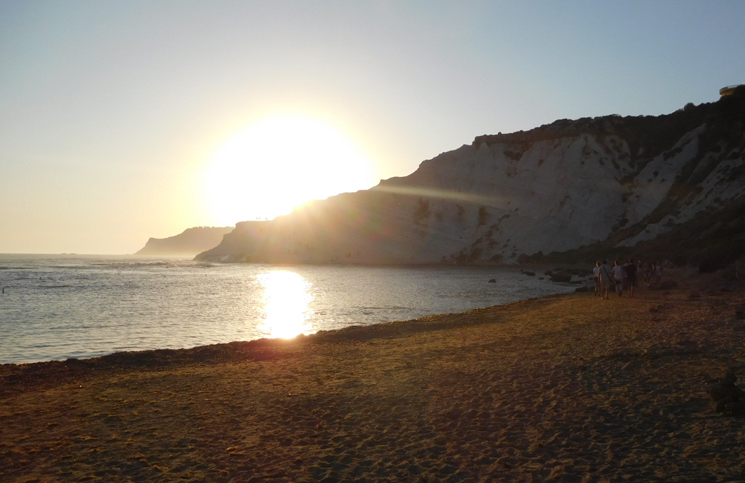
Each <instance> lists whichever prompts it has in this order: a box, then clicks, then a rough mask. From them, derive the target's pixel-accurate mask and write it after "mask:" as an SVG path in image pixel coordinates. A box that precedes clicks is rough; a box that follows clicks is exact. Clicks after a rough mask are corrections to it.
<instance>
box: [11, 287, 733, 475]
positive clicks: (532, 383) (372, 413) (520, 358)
mask: <svg viewBox="0 0 745 483" xmlns="http://www.w3.org/2000/svg"><path fill="white" fill-rule="evenodd" d="M702 282H706V283H705V284H704V286H703V287H701V283H702ZM696 294H698V295H700V296H699V297H696ZM637 295H638V297H637V298H635V299H618V298H616V297H614V296H611V299H610V300H608V301H601V300H599V299H596V298H594V297H593V296H592V294H574V295H569V296H559V297H549V298H543V299H536V300H529V301H525V302H519V303H514V304H510V305H507V306H502V307H493V308H488V309H481V310H475V311H472V312H468V313H463V314H449V315H441V316H433V317H427V318H424V319H420V320H416V321H409V322H398V323H391V324H382V325H377V326H372V327H367V328H351V329H346V330H342V331H338V332H329V333H322V334H318V335H316V336H311V337H301V338H298V339H297V340H293V341H256V342H249V343H233V344H227V345H218V346H208V347H203V348H197V349H191V350H181V351H153V352H143V353H131V354H115V355H112V356H108V357H103V358H97V359H91V360H88V361H68V362H57V363H42V364H30V365H4V366H0V378H1V379H0V481H3V482H10V481H327V482H333V481H545V480H552V479H556V480H558V481H593V482H594V481H659V482H670V481H691V482H693V481H695V482H698V481H745V471H744V470H745V457H744V452H745V449H744V448H745V431H744V426H745V425H744V424H743V423H744V422H745V420H743V419H742V418H737V417H728V416H724V415H722V414H720V413H717V412H715V411H714V404H713V403H712V401H711V400H710V399H709V398H708V396H707V395H706V390H707V388H708V386H709V385H710V383H711V382H712V381H713V380H714V379H715V378H718V377H721V376H722V375H723V373H724V372H725V371H726V370H727V369H732V370H734V371H735V373H737V374H738V375H740V376H741V377H743V378H745V360H744V359H745V353H743V346H744V345H743V341H744V339H745V325H744V323H743V321H741V320H737V319H736V318H735V312H734V308H735V306H737V305H739V304H742V303H743V302H745V290H743V289H742V288H740V287H730V289H728V290H725V291H722V289H721V287H720V286H718V285H716V284H712V283H711V282H710V281H702V280H701V279H694V280H690V281H686V282H685V283H684V284H683V286H682V287H681V288H678V289H673V290H670V291H667V292H665V291H651V290H645V289H642V290H640V291H639V292H638V294H637Z"/></svg>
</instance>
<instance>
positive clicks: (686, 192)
mask: <svg viewBox="0 0 745 483" xmlns="http://www.w3.org/2000/svg"><path fill="white" fill-rule="evenodd" d="M744 196H745V89H743V88H740V89H738V90H737V91H736V92H735V94H733V95H731V96H726V97H723V98H721V99H720V100H719V101H718V102H716V103H711V104H702V105H699V106H693V105H692V104H689V105H688V106H686V107H685V108H683V109H681V110H679V111H677V112H675V113H673V114H669V115H664V116H657V117H651V116H646V117H620V116H606V117H601V118H594V119H579V120H576V121H569V120H560V121H556V122H554V123H552V124H550V125H546V126H541V127H539V128H536V129H533V130H531V131H527V132H518V133H512V134H497V135H485V136H479V137H477V138H476V139H475V140H474V142H473V143H472V144H470V145H464V146H462V147H460V148H458V149H456V150H454V151H450V152H447V153H443V154H441V155H439V156H437V157H435V158H433V159H430V160H427V161H424V162H423V163H422V164H421V165H420V166H419V169H417V171H415V172H414V173H412V174H411V175H409V176H406V177H403V178H392V179H389V180H385V181H382V182H381V183H380V184H379V185H378V186H376V187H374V188H372V189H370V190H366V191H359V192H357V193H347V194H343V195H339V196H335V197H332V198H329V199H327V200H323V201H318V202H314V203H311V204H309V205H307V206H305V207H303V208H300V209H297V210H295V211H294V212H293V213H291V214H290V215H287V216H284V217H280V218H277V219H276V220H273V221H267V222H245V223H239V224H238V225H237V226H236V229H235V230H234V231H233V232H232V233H230V234H228V235H226V236H225V239H224V240H223V242H222V243H221V244H220V245H219V246H217V247H216V248H214V249H212V250H209V251H207V252H204V253H202V254H200V255H199V256H198V258H199V259H206V260H217V261H248V262H252V261H254V262H292V263H361V264H389V263H390V264H400V263H460V264H485V263H518V262H519V261H525V260H529V259H531V257H536V256H541V255H542V254H548V253H551V252H553V253H561V252H567V251H570V250H577V249H578V248H580V247H586V246H602V247H603V248H604V249H606V250H610V249H612V250H620V251H622V252H624V253H629V252H633V250H634V249H636V248H638V247H642V246H644V244H645V243H649V242H650V241H653V240H655V239H658V238H659V237H660V236H661V235H664V234H668V233H670V232H671V231H672V230H674V229H676V227H681V226H684V225H685V224H686V223H691V222H694V221H695V220H699V219H701V218H702V217H703V218H709V217H711V216H712V214H714V213H718V212H720V211H722V210H726V209H728V208H730V207H731V206H733V205H734V204H737V203H738V202H739V200H741V198H743V197H744Z"/></svg>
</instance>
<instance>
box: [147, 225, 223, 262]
mask: <svg viewBox="0 0 745 483" xmlns="http://www.w3.org/2000/svg"><path fill="white" fill-rule="evenodd" d="M231 231H233V228H232V227H213V226H198V227H195V228H188V229H186V230H184V232H183V233H181V234H179V235H176V236H170V237H168V238H151V239H149V240H148V241H147V244H146V245H145V247H144V248H143V249H142V250H140V251H139V252H137V253H135V255H145V256H188V257H193V256H195V255H196V254H197V253H201V252H203V251H205V250H209V249H210V248H214V247H216V246H217V245H219V244H220V242H221V241H222V238H223V235H225V234H227V233H230V232H231Z"/></svg>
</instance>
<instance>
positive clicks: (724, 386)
mask: <svg viewBox="0 0 745 483" xmlns="http://www.w3.org/2000/svg"><path fill="white" fill-rule="evenodd" d="M735 382H737V376H736V375H735V374H734V373H733V372H731V371H729V372H727V373H725V374H724V377H722V378H721V379H720V380H719V384H716V385H714V386H712V387H711V388H709V391H708V392H709V396H710V397H711V399H713V400H714V402H715V403H717V405H716V411H717V412H718V413H724V414H727V415H736V414H745V392H743V390H742V389H740V388H739V387H737V385H736V384H735Z"/></svg>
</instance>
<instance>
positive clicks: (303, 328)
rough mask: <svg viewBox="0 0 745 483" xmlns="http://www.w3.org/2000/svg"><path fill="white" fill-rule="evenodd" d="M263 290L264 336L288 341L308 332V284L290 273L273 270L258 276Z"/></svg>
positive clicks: (309, 299)
mask: <svg viewBox="0 0 745 483" xmlns="http://www.w3.org/2000/svg"><path fill="white" fill-rule="evenodd" d="M258 280H259V283H260V284H261V286H262V287H263V289H264V316H263V319H264V327H263V331H264V334H265V336H266V337H279V338H286V339H289V338H292V337H295V336H296V335H299V334H302V333H304V332H307V331H309V330H310V329H311V325H310V323H309V322H308V306H309V304H310V302H311V300H312V299H313V296H312V295H311V293H310V291H309V288H310V284H309V283H308V282H307V281H306V280H305V279H304V278H303V277H301V276H300V275H298V274H297V273H293V272H284V271H274V272H267V273H262V274H261V275H259V276H258Z"/></svg>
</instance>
